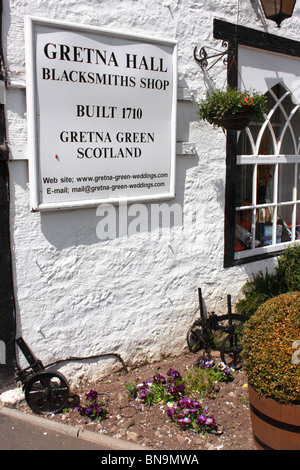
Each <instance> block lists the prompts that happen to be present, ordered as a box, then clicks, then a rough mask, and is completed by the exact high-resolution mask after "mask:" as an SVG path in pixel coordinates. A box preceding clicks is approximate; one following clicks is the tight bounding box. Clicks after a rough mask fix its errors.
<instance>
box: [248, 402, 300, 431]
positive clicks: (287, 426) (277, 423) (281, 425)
mask: <svg viewBox="0 0 300 470" xmlns="http://www.w3.org/2000/svg"><path fill="white" fill-rule="evenodd" d="M250 409H251V411H253V413H254V414H255V415H256V416H257V417H258V418H260V419H261V420H262V421H265V422H266V423H268V424H271V425H272V426H275V427H276V428H280V429H283V430H284V431H290V432H294V433H300V426H296V425H295V424H289V423H283V422H282V421H278V420H277V419H274V418H271V417H270V416H267V415H265V414H264V413H262V412H261V411H259V410H258V409H256V408H255V407H254V406H253V405H252V403H251V404H250Z"/></svg>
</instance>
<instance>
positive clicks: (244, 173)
mask: <svg viewBox="0 0 300 470" xmlns="http://www.w3.org/2000/svg"><path fill="white" fill-rule="evenodd" d="M252 179H253V166H252V165H239V166H238V167H237V174H236V205H237V206H250V205H251V204H252V184H253V183H252Z"/></svg>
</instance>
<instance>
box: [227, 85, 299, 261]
mask: <svg viewBox="0 0 300 470" xmlns="http://www.w3.org/2000/svg"><path fill="white" fill-rule="evenodd" d="M279 83H280V82H279ZM268 92H269V93H270V94H271V96H272V97H273V99H274V100H275V105H274V106H273V108H272V109H271V110H270V111H269V112H268V114H267V115H265V120H264V122H263V123H262V125H261V127H260V130H259V133H258V137H257V139H256V142H255V141H254V139H253V136H252V133H251V131H250V129H249V128H246V130H245V132H246V134H247V136H248V139H249V142H250V144H251V148H252V154H251V155H237V160H236V164H237V165H252V166H253V174H252V203H251V205H247V206H242V207H238V206H237V207H236V208H235V210H236V213H237V212H238V211H244V210H247V211H249V210H252V223H251V235H252V240H251V249H247V250H242V251H237V252H235V255H234V258H235V260H241V259H244V258H249V257H253V256H256V255H261V254H265V253H272V252H276V251H279V250H282V249H283V248H285V247H287V246H288V245H290V244H292V243H299V241H297V240H296V239H295V234H296V211H297V206H299V207H300V194H297V178H298V177H299V176H298V175H299V171H298V170H299V169H300V140H299V142H297V139H296V136H295V133H294V129H293V127H292V125H291V119H292V117H293V116H294V114H295V113H296V112H299V110H300V104H299V103H297V104H296V100H295V97H293V102H294V103H295V106H294V107H293V109H292V111H291V112H290V115H289V116H288V115H287V113H286V111H285V109H284V107H283V105H282V102H283V101H284V99H286V98H288V97H289V96H291V91H290V90H286V92H285V93H284V94H283V96H282V97H281V98H280V99H278V98H277V96H276V95H275V93H274V92H273V90H268ZM278 107H279V108H280V110H281V112H282V114H283V116H284V117H285V120H286V122H285V124H284V125H283V128H282V131H281V134H280V137H279V139H278V140H276V136H275V133H274V130H273V127H272V124H271V118H272V116H273V114H274V112H275V111H276V109H277V108H278ZM267 127H268V128H269V130H270V134H271V136H272V143H273V150H274V153H273V154H271V155H261V154H259V149H260V144H261V141H262V137H263V135H264V132H265V130H266V128H267ZM288 128H289V130H290V135H291V137H292V141H293V146H294V154H291V155H286V154H283V153H281V148H282V143H283V140H284V136H285V134H286V131H287V129H288ZM239 134H240V133H239ZM238 137H239V135H238ZM280 164H293V165H294V182H293V190H292V200H289V201H285V202H279V201H278V175H279V165H280ZM258 165H274V184H273V202H266V203H264V204H258V203H257V200H256V197H257V169H258ZM298 167H299V168H298ZM283 206H292V226H291V234H292V236H291V240H290V241H288V242H282V243H277V241H276V237H277V215H278V209H279V208H280V207H283ZM263 208H272V209H273V224H272V244H271V245H268V246H263V247H255V243H256V241H255V231H256V220H257V212H258V210H259V209H263Z"/></svg>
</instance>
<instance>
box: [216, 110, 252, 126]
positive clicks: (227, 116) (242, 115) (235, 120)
mask: <svg viewBox="0 0 300 470" xmlns="http://www.w3.org/2000/svg"><path fill="white" fill-rule="evenodd" d="M253 115H254V108H253V106H244V107H243V108H240V109H239V110H238V111H237V112H236V113H235V114H232V113H231V112H230V111H226V112H225V113H224V114H223V116H222V117H221V118H220V119H219V121H218V125H219V126H220V127H223V128H224V129H226V130H231V131H241V130H243V129H245V128H246V127H247V126H248V125H249V123H250V122H251V120H252V118H253Z"/></svg>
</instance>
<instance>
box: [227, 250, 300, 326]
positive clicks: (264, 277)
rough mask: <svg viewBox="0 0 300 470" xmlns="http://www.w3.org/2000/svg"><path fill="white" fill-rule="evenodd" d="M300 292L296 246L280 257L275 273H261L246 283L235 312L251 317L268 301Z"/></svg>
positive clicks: (298, 253)
mask: <svg viewBox="0 0 300 470" xmlns="http://www.w3.org/2000/svg"><path fill="white" fill-rule="evenodd" d="M297 291H300V245H299V244H296V245H293V246H290V247H288V248H286V249H285V250H284V252H283V253H282V255H281V256H279V257H278V265H277V267H276V268H275V271H274V273H268V271H267V270H266V272H265V273H263V272H262V271H260V272H259V273H258V274H256V275H254V276H253V278H252V280H250V281H248V282H246V284H245V285H244V286H243V289H242V292H243V294H244V297H243V298H242V299H240V300H239V301H238V302H237V304H236V306H235V310H236V312H237V313H240V314H243V315H247V316H249V317H250V316H251V315H253V314H254V313H255V312H256V310H257V309H258V307H259V306H260V305H262V304H263V303H264V302H266V301H267V300H268V299H270V298H273V297H277V296H278V295H280V294H284V293H286V292H297Z"/></svg>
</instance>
